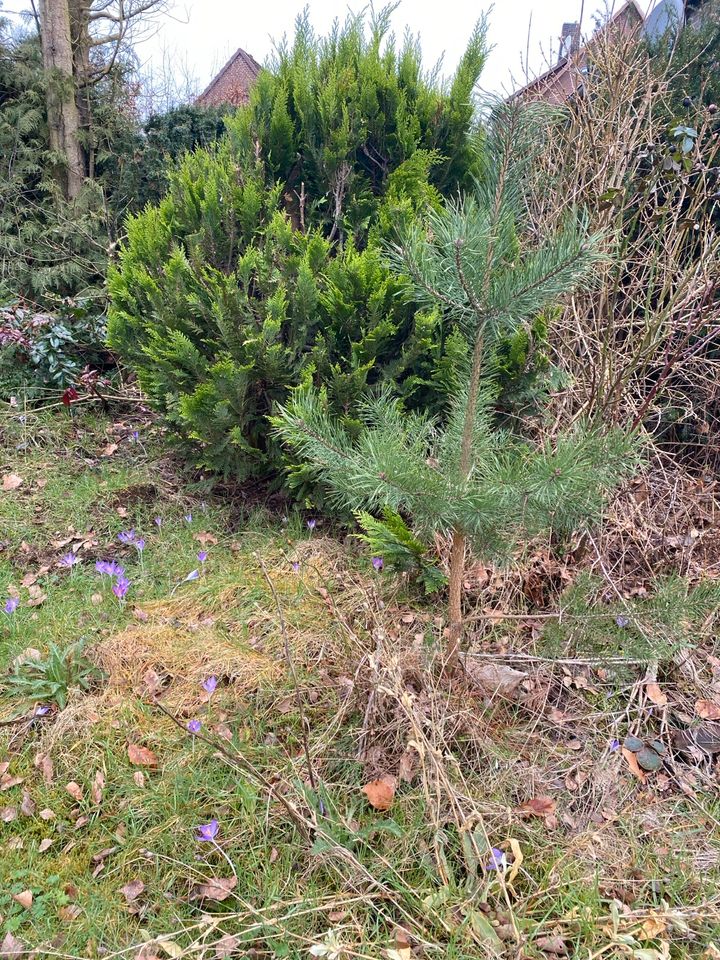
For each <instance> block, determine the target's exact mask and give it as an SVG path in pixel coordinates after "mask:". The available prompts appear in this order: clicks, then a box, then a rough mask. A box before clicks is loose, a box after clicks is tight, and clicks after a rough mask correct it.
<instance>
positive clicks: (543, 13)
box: [139, 0, 654, 93]
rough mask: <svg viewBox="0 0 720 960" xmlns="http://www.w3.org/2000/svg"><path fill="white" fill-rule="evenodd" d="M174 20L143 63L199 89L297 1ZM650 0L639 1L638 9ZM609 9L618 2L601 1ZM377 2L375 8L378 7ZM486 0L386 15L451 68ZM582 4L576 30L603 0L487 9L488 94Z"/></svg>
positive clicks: (258, 49) (316, 9)
mask: <svg viewBox="0 0 720 960" xmlns="http://www.w3.org/2000/svg"><path fill="white" fill-rule="evenodd" d="M175 2H176V6H175V17H176V19H174V20H173V19H165V20H164V21H163V24H162V26H161V27H160V28H159V30H158V32H157V34H156V36H155V37H153V38H152V39H150V40H148V41H146V42H145V44H143V46H142V47H141V49H140V50H139V53H140V55H141V58H142V59H143V61H145V62H148V63H149V64H151V65H152V66H153V67H154V68H156V69H161V63H162V60H163V51H165V52H167V54H169V55H170V56H171V57H176V58H177V62H180V63H186V64H187V65H188V67H189V69H190V71H191V72H192V73H193V74H194V76H195V78H196V80H197V81H198V83H199V86H200V87H201V88H203V87H204V86H205V85H206V84H207V83H208V82H209V81H210V79H212V77H213V76H214V74H215V73H216V72H217V70H218V69H219V68H220V67H221V66H222V64H223V63H224V62H225V61H226V60H227V59H228V57H229V56H230V55H231V54H232V53H234V52H235V50H236V49H237V48H238V47H243V48H244V49H245V50H247V51H248V53H251V54H252V55H253V56H254V57H255V59H256V60H259V61H260V62H261V63H262V62H263V61H264V60H265V58H266V57H267V55H268V54H269V53H270V51H271V49H272V44H273V40H279V39H280V38H281V37H282V36H283V34H284V33H286V32H287V33H291V32H292V28H293V24H294V20H295V17H296V16H297V14H298V13H299V12H300V11H301V10H302V9H303V7H304V6H305V2H304V0H175ZM653 2H654V0H640V6H641V8H642V9H643V10H645V9H647V8H648V7H650V6H652V5H653ZM607 3H608V4H609V6H610V7H611V8H612V7H613V5H614V6H615V9H618V8H619V7H620V6H622V3H623V0H607ZM382 5H383V3H382V0H376V3H375V6H376V8H378V7H380V6H382ZM308 6H309V8H310V18H311V21H312V23H313V25H314V27H315V28H316V30H317V31H318V32H320V33H323V32H325V31H326V30H327V28H328V27H329V26H330V24H331V23H332V21H333V19H334V18H336V17H339V18H340V19H344V17H345V16H346V14H347V12H348V10H353V11H358V10H361V9H363V7H365V6H367V3H365V2H363V0H350V2H349V3H346V2H343V0H309V3H308ZM490 8H491V2H490V0H488V2H482V0H481V2H477V0H402V2H401V4H400V7H399V9H398V10H397V11H396V12H395V15H394V17H393V26H394V29H395V32H396V34H398V35H399V36H402V34H403V33H404V32H405V29H406V27H408V26H409V27H410V29H411V30H412V32H413V33H415V34H419V35H420V38H421V41H422V50H423V59H424V63H425V64H426V65H427V66H430V65H432V64H434V63H435V62H436V61H437V60H438V59H439V58H440V57H441V56H443V64H444V70H443V72H444V73H450V72H451V71H452V70H453V69H454V67H455V66H456V64H457V61H458V59H459V57H460V56H461V54H462V52H463V49H464V44H465V42H466V40H467V37H468V35H469V33H470V31H471V29H472V27H473V25H474V23H475V21H476V20H477V18H478V17H479V16H480V15H481V13H482V12H483V10H490ZM583 9H584V17H583V28H584V29H586V30H587V29H590V28H591V26H592V22H593V14H594V13H595V12H597V11H598V10H600V9H603V10H605V9H606V0H584V3H583V0H496V2H495V4H494V7H492V10H490V42H491V43H492V44H493V45H494V50H493V52H492V54H491V56H490V59H489V61H488V64H487V66H486V68H485V72H484V74H483V77H482V83H481V85H482V87H483V88H484V89H486V90H489V91H492V92H498V93H499V92H502V90H503V89H505V88H507V89H510V85H511V77H512V76H513V75H514V76H515V78H516V79H517V80H522V79H523V70H524V68H523V64H524V62H525V57H526V52H529V61H530V68H531V70H532V71H535V72H540V71H542V70H543V69H545V67H546V66H547V57H548V56H549V55H550V52H551V49H552V52H553V54H554V53H555V52H556V51H557V45H558V44H557V38H558V37H559V34H560V30H561V28H562V24H563V22H564V21H574V20H577V19H578V18H579V17H580V14H581V11H582V10H583ZM528 30H529V31H530V32H529V38H528Z"/></svg>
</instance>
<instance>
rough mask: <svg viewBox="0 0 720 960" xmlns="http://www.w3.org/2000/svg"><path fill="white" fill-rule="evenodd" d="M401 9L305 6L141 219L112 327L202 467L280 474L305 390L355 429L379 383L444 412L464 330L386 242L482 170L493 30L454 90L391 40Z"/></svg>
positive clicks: (298, 474) (472, 51)
mask: <svg viewBox="0 0 720 960" xmlns="http://www.w3.org/2000/svg"><path fill="white" fill-rule="evenodd" d="M390 13H391V9H390V8H388V9H386V10H385V11H383V12H382V13H381V14H380V15H379V16H377V17H376V18H374V20H373V21H372V24H371V29H370V30H367V29H366V25H365V23H364V22H363V20H362V18H358V17H352V18H350V19H348V20H347V21H346V22H345V24H344V26H342V27H339V26H336V27H335V28H334V29H333V31H332V32H331V34H330V35H329V36H328V37H326V38H324V39H320V38H317V37H316V36H315V35H314V34H313V32H312V30H311V29H310V27H309V24H308V21H307V19H306V18H301V19H300V20H299V21H298V24H297V31H296V35H295V39H294V44H293V45H292V46H289V45H286V46H284V47H281V48H280V49H279V50H278V52H277V56H276V60H275V62H274V63H273V64H272V65H271V67H270V68H269V69H268V70H267V71H265V72H263V73H262V74H261V77H260V79H259V81H258V84H257V86H256V88H255V90H254V92H253V95H252V98H251V102H250V104H249V105H248V106H247V107H246V108H242V109H240V110H239V111H238V112H237V113H236V114H235V115H234V116H232V117H230V118H228V120H227V134H226V136H225V137H224V139H223V140H222V141H221V142H220V143H218V144H217V145H214V146H212V147H210V148H208V149H204V150H198V151H196V152H195V153H194V154H190V155H188V156H187V157H186V158H185V160H184V162H183V163H182V164H181V165H180V166H179V168H178V169H176V170H175V171H173V172H172V173H171V175H170V187H169V191H168V194H167V196H166V197H165V198H164V199H163V200H162V201H161V202H160V203H159V204H158V205H155V206H149V207H147V208H146V209H145V210H144V211H143V212H142V213H140V214H139V215H138V216H135V217H133V218H131V219H130V222H129V225H128V238H127V242H126V244H125V245H124V248H123V251H122V253H121V257H120V263H119V266H118V268H117V269H115V270H114V271H113V272H112V273H111V276H110V293H111V300H112V306H111V313H110V322H109V341H110V344H111V346H112V347H113V348H114V349H116V350H117V351H118V352H119V353H120V354H121V356H122V357H123V358H124V359H125V360H126V361H127V362H128V363H129V364H130V365H131V366H132V367H133V368H134V369H135V370H136V371H137V374H138V377H139V379H140V382H141V384H142V386H143V388H144V389H145V391H146V392H147V393H148V395H149V396H150V398H151V399H152V400H153V401H154V402H155V404H156V405H157V406H158V408H159V409H160V410H161V411H162V412H163V413H164V414H165V415H166V417H167V420H168V422H169V423H170V425H171V426H172V428H173V430H174V431H175V432H176V434H177V435H178V436H179V437H180V438H181V439H182V440H184V441H185V442H187V443H189V444H190V445H191V447H192V449H193V456H194V459H195V461H196V462H197V463H198V464H199V465H202V466H205V467H208V468H211V469H213V470H217V471H220V472H223V473H225V474H229V475H232V476H235V477H238V478H241V479H243V478H248V477H262V478H265V479H267V478H269V479H272V480H275V481H278V480H279V479H280V478H281V477H283V476H284V475H285V473H284V467H285V465H286V464H285V460H284V457H287V453H283V452H282V451H281V449H280V447H279V445H278V443H277V441H276V440H273V438H272V435H271V432H270V428H269V421H268V417H269V416H270V415H271V414H272V413H273V412H274V410H275V409H276V407H277V405H278V404H280V403H282V402H284V401H285V400H286V399H287V397H288V394H289V391H290V389H291V388H293V387H296V386H298V385H300V384H310V383H312V384H314V385H315V386H317V387H319V388H321V389H322V390H323V391H324V394H325V395H326V396H327V400H328V404H329V405H330V408H331V409H332V411H333V413H334V415H335V416H336V417H337V418H338V419H339V421H340V422H342V423H343V424H344V425H345V426H346V427H348V428H349V429H350V431H351V432H352V430H353V425H354V423H355V417H356V413H357V407H358V403H359V402H360V400H361V397H362V395H363V393H364V392H366V390H367V387H368V386H374V385H380V384H392V386H393V389H394V390H395V391H396V393H397V395H398V396H400V397H401V398H402V399H403V401H404V402H405V403H406V404H407V406H408V407H410V408H411V409H422V410H429V411H431V412H434V411H436V410H437V409H439V408H440V407H441V406H443V405H444V404H445V402H446V398H447V396H448V394H449V393H450V391H451V388H452V386H453V383H452V380H453V369H454V368H455V367H456V362H455V361H456V360H457V358H458V356H459V355H460V354H462V353H464V352H465V351H466V349H467V348H466V346H465V342H464V340H463V338H462V337H461V336H460V335H459V334H457V333H453V331H452V329H451V328H449V327H448V325H447V322H446V321H445V320H444V318H443V317H442V316H441V314H440V312H439V311H437V310H435V309H429V310H428V309H424V308H422V307H420V306H419V305H418V304H417V302H415V301H414V300H413V286H412V284H411V282H410V280H409V278H406V277H403V276H402V275H399V274H397V273H394V272H393V271H392V270H391V269H390V268H389V267H388V266H387V265H386V264H385V263H384V261H383V257H382V255H381V244H382V242H383V240H384V239H386V238H388V237H389V236H391V235H392V233H393V231H394V229H395V227H396V226H397V224H399V223H401V222H404V221H407V220H408V219H409V218H412V217H415V216H417V215H418V213H420V212H422V211H424V210H427V209H433V208H437V207H438V206H439V205H440V203H441V200H442V198H443V197H444V196H451V195H454V194H456V193H457V192H458V191H459V190H461V189H463V188H466V187H467V186H468V185H469V184H470V183H471V182H472V177H473V173H474V170H473V162H474V161H473V157H474V156H475V155H476V153H475V151H473V148H472V143H471V140H472V137H473V135H474V120H473V113H474V111H473V100H472V97H473V89H474V87H475V84H476V83H477V80H478V77H479V75H480V71H481V69H482V66H483V63H484V59H485V28H484V23H482V22H481V23H479V24H478V27H477V28H476V30H475V32H474V34H473V35H472V37H471V38H470V41H469V44H468V48H467V51H466V53H465V55H464V57H463V59H462V60H461V62H460V65H459V67H458V69H457V71H456V74H455V76H454V79H453V80H452V82H451V83H450V84H449V85H444V84H443V83H441V81H440V80H439V79H438V76H437V75H436V74H434V73H431V74H426V73H423V71H422V67H421V61H420V53H419V47H418V45H417V43H416V42H415V41H413V40H411V39H409V38H408V39H406V41H405V43H404V45H403V46H402V48H400V49H398V48H397V47H396V45H395V43H394V41H393V39H392V37H389V36H388V28H389V17H390ZM302 470H303V468H301V467H297V466H296V467H295V470H294V475H293V482H294V483H295V485H296V486H297V487H298V488H299V487H301V486H302V483H303V472H302Z"/></svg>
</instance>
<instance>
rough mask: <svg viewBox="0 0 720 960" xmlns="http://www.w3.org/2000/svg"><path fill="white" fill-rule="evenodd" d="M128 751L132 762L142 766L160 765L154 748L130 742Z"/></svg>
mask: <svg viewBox="0 0 720 960" xmlns="http://www.w3.org/2000/svg"><path fill="white" fill-rule="evenodd" d="M127 753H128V759H129V760H130V763H135V764H137V765H138V766H140V767H157V765H158V759H157V757H156V756H155V754H154V753H153V752H152V750H149V749H148V748H147V747H141V746H140V745H139V744H137V743H129V744H128V748H127Z"/></svg>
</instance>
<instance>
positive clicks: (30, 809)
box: [20, 790, 35, 817]
mask: <svg viewBox="0 0 720 960" xmlns="http://www.w3.org/2000/svg"><path fill="white" fill-rule="evenodd" d="M20 813H22V815H23V816H25V817H32V816H34V814H35V801H34V800H33V798H32V797H31V796H30V794H29V793H28V792H27V790H25V791H23V798H22V803H21V804H20Z"/></svg>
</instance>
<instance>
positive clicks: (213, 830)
mask: <svg viewBox="0 0 720 960" xmlns="http://www.w3.org/2000/svg"><path fill="white" fill-rule="evenodd" d="M196 829H197V839H198V840H210V841H211V842H212V841H213V840H214V839H215V837H216V836H217V835H218V830H219V829H220V824H219V823H218V822H217V820H215V819H214V818H213V819H212V820H211V821H210V823H201V824H199V826H198V827H197V828H196Z"/></svg>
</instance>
